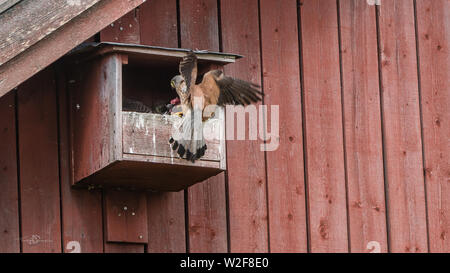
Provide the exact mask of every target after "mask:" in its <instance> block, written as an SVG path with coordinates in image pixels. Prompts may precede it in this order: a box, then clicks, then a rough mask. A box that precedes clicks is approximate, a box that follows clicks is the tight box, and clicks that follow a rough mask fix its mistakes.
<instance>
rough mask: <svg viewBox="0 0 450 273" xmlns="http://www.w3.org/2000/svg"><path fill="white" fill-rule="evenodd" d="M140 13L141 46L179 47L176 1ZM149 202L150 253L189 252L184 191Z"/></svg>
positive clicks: (162, 0)
mask: <svg viewBox="0 0 450 273" xmlns="http://www.w3.org/2000/svg"><path fill="white" fill-rule="evenodd" d="M140 14H141V16H140V28H141V42H142V44H146V45H156V46H166V47H178V28H177V4H176V0H153V1H147V2H146V3H144V4H143V5H142V6H141V7H140ZM155 20H156V21H157V22H158V23H157V24H155ZM173 96H174V97H176V94H175V93H174V94H173ZM147 203H148V205H147V211H148V237H149V242H148V247H147V251H148V252H153V253H154V252H175V253H181V252H186V232H185V214H184V192H183V191H180V192H170V193H162V192H161V193H149V194H148V195H147Z"/></svg>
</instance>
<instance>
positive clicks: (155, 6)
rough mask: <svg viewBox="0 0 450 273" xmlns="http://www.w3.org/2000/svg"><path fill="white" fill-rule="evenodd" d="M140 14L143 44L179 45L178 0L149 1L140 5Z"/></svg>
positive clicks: (173, 46)
mask: <svg viewBox="0 0 450 273" xmlns="http://www.w3.org/2000/svg"><path fill="white" fill-rule="evenodd" d="M139 14H140V16H139V24H140V30H141V44H143V45H153V46H164V47H172V48H175V47H178V24H177V1H176V0H152V1H147V2H146V3H144V4H142V5H141V6H140V7H139ZM155 22H158V23H155Z"/></svg>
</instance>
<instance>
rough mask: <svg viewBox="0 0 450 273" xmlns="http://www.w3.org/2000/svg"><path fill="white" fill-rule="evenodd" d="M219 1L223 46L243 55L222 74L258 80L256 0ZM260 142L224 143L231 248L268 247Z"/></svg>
mask: <svg viewBox="0 0 450 273" xmlns="http://www.w3.org/2000/svg"><path fill="white" fill-rule="evenodd" d="M220 3H221V7H220V11H221V27H222V47H223V50H224V51H225V52H233V53H236V54H241V55H243V56H245V58H244V59H242V60H239V61H238V62H237V63H236V64H233V65H229V66H228V67H225V68H224V70H225V74H227V75H229V76H234V77H238V78H241V79H243V80H247V81H251V82H254V83H258V84H261V61H260V59H261V56H260V50H259V45H260V40H259V20H258V1H256V0H251V1H239V0H232V1H220ZM227 118H228V119H230V118H234V117H227ZM246 128H248V124H247V127H246ZM261 143H263V142H261V141H259V142H258V141H250V140H247V141H242V140H229V141H227V143H226V145H227V166H228V171H227V176H228V194H229V219H230V220H229V221H230V223H229V225H230V230H229V233H230V235H229V237H230V252H267V251H268V232H267V224H268V223H267V207H266V201H267V200H266V174H265V160H264V152H261V151H260V144H261ZM242 151H246V152H245V153H242Z"/></svg>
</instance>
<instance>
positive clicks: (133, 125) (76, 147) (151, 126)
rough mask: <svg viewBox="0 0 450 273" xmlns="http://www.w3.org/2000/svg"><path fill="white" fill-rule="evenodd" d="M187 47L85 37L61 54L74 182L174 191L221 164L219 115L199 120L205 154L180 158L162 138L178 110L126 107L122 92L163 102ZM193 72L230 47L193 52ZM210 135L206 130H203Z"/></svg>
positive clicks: (222, 58)
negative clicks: (80, 44)
mask: <svg viewBox="0 0 450 273" xmlns="http://www.w3.org/2000/svg"><path fill="white" fill-rule="evenodd" d="M186 54H187V50H183V49H170V48H161V47H150V46H142V45H129V44H117V43H99V44H97V43H96V44H90V45H87V46H85V47H84V48H83V49H79V50H77V51H75V52H73V53H71V54H70V55H69V57H68V60H69V61H68V63H69V64H70V65H69V66H68V67H70V69H69V73H67V77H68V90H69V96H68V97H69V102H68V103H69V109H70V122H69V123H70V138H71V139H70V143H71V168H72V182H73V185H77V186H78V185H80V186H81V185H84V186H88V185H102V186H103V187H120V188H131V189H151V190H158V191H179V190H182V189H185V188H187V187H188V186H190V185H192V184H195V183H197V182H201V181H203V180H205V179H207V178H209V177H211V176H214V175H216V174H218V173H220V172H222V171H224V170H225V168H226V161H225V160H226V151H225V140H224V133H223V132H224V126H225V122H224V120H225V119H224V115H223V111H218V114H217V115H216V117H215V118H214V119H211V120H209V121H207V122H206V124H205V127H206V128H208V132H209V134H210V136H214V139H213V140H210V141H208V140H207V145H208V149H207V152H206V155H205V156H204V157H203V158H202V159H201V160H198V161H196V162H195V163H191V162H188V161H186V160H183V159H180V158H179V157H178V156H177V155H176V153H174V152H173V151H172V150H171V148H170V145H169V143H168V140H169V138H170V135H171V130H172V124H173V122H174V121H175V120H176V119H177V118H178V117H175V116H170V115H162V114H156V113H137V112H125V111H123V110H122V99H123V97H127V98H131V99H134V100H139V101H141V102H143V103H145V104H146V105H147V106H149V107H153V108H154V107H156V106H157V105H160V104H165V103H168V102H169V101H170V100H171V99H173V98H175V97H176V96H177V95H176V92H175V91H173V90H172V89H171V88H170V80H171V78H172V77H173V76H175V75H177V74H179V73H178V64H179V62H180V60H181V59H182V57H183V56H185V55H186ZM197 56H198V59H199V61H198V62H199V65H198V66H199V75H200V76H201V74H202V73H205V72H207V71H209V70H210V69H212V68H220V67H222V66H223V65H225V64H227V63H232V62H234V61H235V60H236V59H237V58H238V57H239V56H238V55H232V54H223V53H214V52H199V53H197ZM210 138H211V137H210Z"/></svg>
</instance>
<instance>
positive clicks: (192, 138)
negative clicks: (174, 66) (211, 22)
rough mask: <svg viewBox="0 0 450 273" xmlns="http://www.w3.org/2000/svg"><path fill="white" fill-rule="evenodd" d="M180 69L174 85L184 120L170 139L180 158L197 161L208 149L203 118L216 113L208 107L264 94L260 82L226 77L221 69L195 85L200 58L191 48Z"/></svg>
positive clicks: (256, 98) (245, 101) (251, 100)
mask: <svg viewBox="0 0 450 273" xmlns="http://www.w3.org/2000/svg"><path fill="white" fill-rule="evenodd" d="M179 71H180V75H177V76H175V77H174V78H173V79H172V81H171V86H172V88H174V89H175V90H176V92H177V94H178V96H179V97H180V101H181V105H182V109H183V121H182V123H181V125H180V127H179V132H178V133H176V134H174V135H173V136H172V138H171V139H170V141H169V142H170V144H172V148H173V150H175V151H177V153H178V155H179V156H180V157H181V158H185V159H187V160H190V161H193V162H194V161H195V160H196V159H199V158H201V157H202V156H203V155H204V154H205V151H206V148H207V147H206V144H205V140H204V138H203V133H202V131H203V124H202V119H203V120H204V119H207V118H209V117H211V115H212V114H213V112H210V113H205V112H204V109H205V107H207V106H210V105H212V106H224V105H226V104H232V105H248V104H251V103H255V102H258V101H260V100H261V99H262V96H263V94H262V92H261V91H260V90H259V88H260V86H259V85H257V84H254V83H250V82H246V81H243V80H240V79H235V78H232V77H228V76H225V75H224V73H223V72H222V71H220V70H211V71H209V72H207V73H206V74H205V75H204V76H203V80H202V82H201V83H199V84H196V80H197V57H196V55H195V53H194V52H192V51H190V52H189V53H188V54H187V56H185V57H184V58H183V60H182V61H181V62H180V67H179ZM199 116H200V119H199V118H198V117H199Z"/></svg>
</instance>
